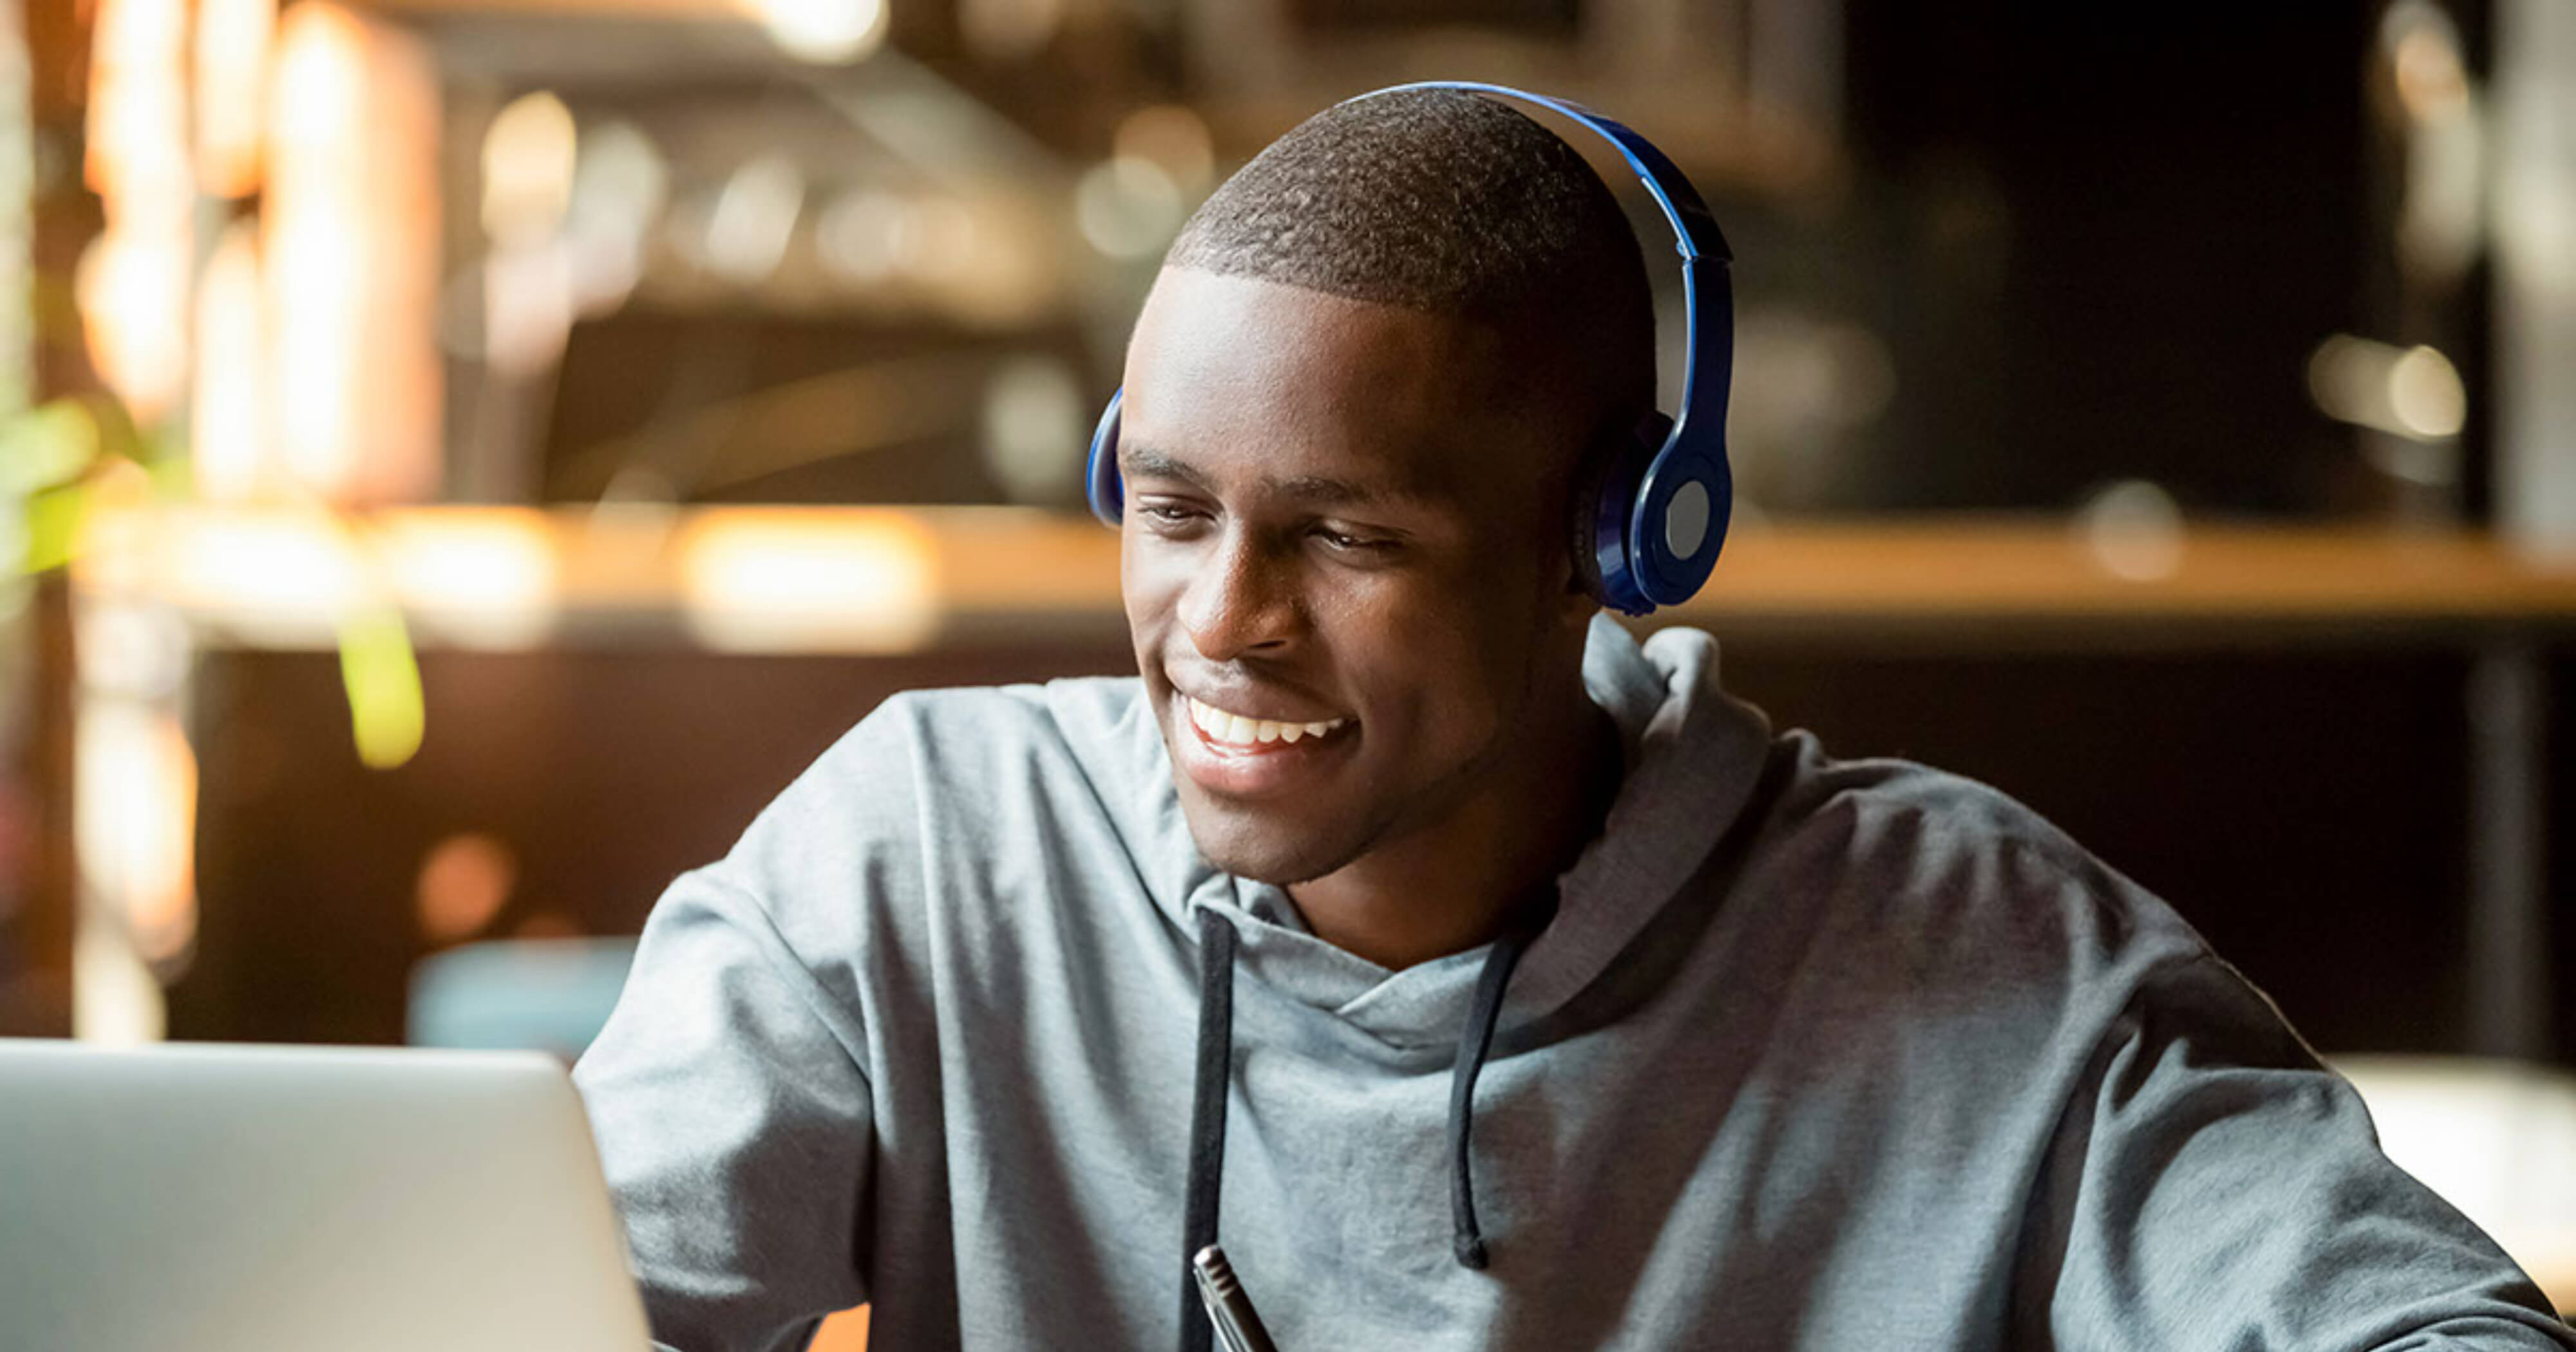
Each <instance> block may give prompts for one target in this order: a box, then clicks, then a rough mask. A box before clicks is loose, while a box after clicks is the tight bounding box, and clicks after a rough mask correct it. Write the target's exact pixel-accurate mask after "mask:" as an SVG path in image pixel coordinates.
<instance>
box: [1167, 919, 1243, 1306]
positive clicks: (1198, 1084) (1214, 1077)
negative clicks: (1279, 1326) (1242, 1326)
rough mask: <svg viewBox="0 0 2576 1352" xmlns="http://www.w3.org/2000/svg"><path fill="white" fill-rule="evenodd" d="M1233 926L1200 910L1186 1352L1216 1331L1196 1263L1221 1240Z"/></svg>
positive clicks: (1184, 1292)
mask: <svg viewBox="0 0 2576 1352" xmlns="http://www.w3.org/2000/svg"><path fill="white" fill-rule="evenodd" d="M1237 937H1238V936H1237V935H1236V934H1235V932H1234V926H1232V925H1230V924H1227V923H1226V919H1225V917H1224V916H1221V915H1218V914H1217V913H1216V912H1214V911H1210V910H1201V911H1200V912H1199V1064H1198V1071H1197V1073H1196V1076H1195V1078H1194V1079H1193V1080H1192V1085H1193V1087H1192V1089H1191V1091H1190V1187H1189V1201H1188V1203H1187V1206H1188V1218H1189V1219H1188V1222H1187V1225H1186V1234H1185V1235H1184V1238H1185V1239H1186V1240H1187V1243H1186V1244H1185V1245H1184V1247H1183V1248H1182V1250H1181V1352H1209V1350H1210V1349H1211V1348H1212V1347H1213V1346H1214V1345H1215V1340H1216V1329H1215V1327H1214V1326H1213V1325H1211V1324H1209V1323H1208V1317H1207V1310H1206V1307H1205V1306H1203V1305H1201V1304H1200V1303H1199V1288H1198V1279H1197V1278H1196V1277H1194V1276H1192V1275H1191V1271H1190V1263H1191V1260H1193V1259H1195V1258H1197V1257H1198V1253H1199V1250H1201V1249H1204V1248H1206V1247H1207V1246H1209V1245H1210V1244H1214V1243H1215V1242H1216V1202H1217V1195H1218V1185H1219V1184H1220V1183H1222V1182H1223V1181H1224V1178H1225V1099H1226V1088H1227V1086H1228V1085H1229V1084H1230V1083H1231V1082H1232V1081H1233V1079H1234V1075H1233V1070H1232V1065H1231V1063H1232V1061H1233V1060H1234V946H1235V942H1236V939H1237Z"/></svg>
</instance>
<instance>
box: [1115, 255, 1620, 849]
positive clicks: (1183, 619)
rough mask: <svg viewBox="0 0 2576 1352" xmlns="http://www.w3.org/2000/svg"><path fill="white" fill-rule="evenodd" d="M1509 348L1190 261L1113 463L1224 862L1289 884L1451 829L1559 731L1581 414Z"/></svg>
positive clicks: (1139, 340)
mask: <svg viewBox="0 0 2576 1352" xmlns="http://www.w3.org/2000/svg"><path fill="white" fill-rule="evenodd" d="M1508 355H1509V354H1508V352H1507V349H1506V345H1505V344H1504V342H1503V341H1502V339H1501V338H1500V337H1498V336H1497V335H1496V334H1495V333H1494V332H1493V331H1492V330H1490V329H1487V328H1484V327H1481V326H1477V325H1472V324H1468V323H1465V322H1463V321H1459V320H1454V319H1448V318H1443V317H1440V316H1434V315H1429V314H1424V313H1421V312H1417V311H1413V310H1408V309H1401V308H1397V307H1394V306H1387V305H1378V304H1371V303H1368V302H1362V301H1353V300H1346V299H1343V298H1341V297H1337V296H1329V295H1324V294H1321V293H1318V292H1313V291H1306V290H1302V289H1298V288H1295V287H1289V286H1284V285H1281V284H1277V283H1272V282H1264V281H1256V280H1252V279H1248V278H1240V277H1225V276H1218V275H1215V274H1211V273H1205V272H1198V271H1192V270H1187V269H1175V270H1171V271H1167V272H1165V273H1164V274H1163V275H1162V277H1161V279H1160V280H1159V281H1158V282H1157V284H1156V286H1155V289H1154V293H1153V295H1152V297H1151V298H1150V299H1149V300H1148V301H1147V303H1146V306H1145V311H1144V314H1143V316H1142V317H1141V318H1140V319H1139V320H1138V322H1137V328H1136V336H1135V340H1134V343H1133V345H1132V346H1131V347H1130V349H1129V352H1128V359H1127V375H1126V409H1125V414H1124V419H1123V426H1122V429H1121V434H1120V440H1119V464H1120V470H1121V473H1122V475H1123V477H1124V479H1125V484H1126V516H1125V524H1124V527H1123V531H1122V537H1123V549H1122V555H1121V557H1122V568H1121V576H1122V582H1123V587H1124V591H1125V596H1126V604H1127V620H1128V624H1129V626H1130V628H1131V630H1132V631H1133V634H1134V636H1135V642H1136V659H1137V666H1138V668H1139V669H1140V670H1141V672H1142V673H1143V676H1144V682H1145V690H1146V693H1147V696H1148V697H1149V698H1150V699H1151V700H1152V701H1153V702H1154V707H1155V710H1156V713H1157V715H1158V717H1159V718H1160V719H1161V723H1162V731H1163V739H1164V743H1165V745H1166V746H1167V747H1168V749H1169V750H1170V752H1171V757H1172V767H1173V777H1174V780H1175V781H1176V783H1177V784H1178V786H1179V790H1180V801H1181V807H1182V811H1183V812H1184V814H1185V815H1186V816H1187V818H1188V820H1189V824H1190V831H1191V834H1192V835H1193V836H1194V837H1195V838H1196V839H1197V841H1198V844H1199V847H1200V849H1201V850H1202V851H1203V852H1204V853H1205V854H1206V855H1207V856H1208V858H1209V859H1210V861H1211V862H1213V863H1215V864H1216V865H1217V866H1219V867H1220V868H1224V869H1226V870H1227V871H1229V872H1233V873H1236V874H1239V875H1242V876H1246V877H1252V878H1259V879H1262V880H1265V881H1270V882H1274V883H1281V884H1286V883H1295V882H1303V881H1306V880H1308V879H1312V878H1317V877H1321V876H1323V875H1325V874H1328V873H1332V872H1334V871H1336V870H1338V869H1340V868H1342V867H1343V866H1344V865H1346V864H1349V863H1351V862H1352V861H1353V860H1356V859H1358V858H1360V857H1361V856H1363V855H1365V854H1367V853H1369V852H1370V851H1372V850H1376V849H1379V848H1381V847H1384V846H1386V845H1388V844H1390V843H1392V842H1395V841H1397V840H1401V839H1404V838H1406V837H1408V836H1413V835H1417V834H1419V833H1422V832H1427V831H1428V832H1436V831H1437V830H1438V829H1439V827H1440V826H1441V825H1442V824H1443V823H1444V822H1447V821H1450V820H1452V819H1454V818H1455V816H1456V815H1457V813H1458V812H1459V809H1460V808H1461V807H1462V806H1463V805H1464V804H1466V803H1468V802H1470V801H1472V800H1473V799H1474V798H1475V797H1476V796H1477V795H1478V794H1480V793H1490V792H1502V791H1507V790H1504V789H1501V788H1499V787H1498V786H1501V785H1506V784H1512V783H1514V782H1516V781H1514V780H1513V778H1512V777H1511V776H1510V775H1509V773H1508V771H1509V770H1510V769H1512V768H1513V766H1514V756H1515V745H1516V743H1515V737H1516V734H1521V735H1526V734H1527V732H1528V731H1529V730H1530V729H1532V728H1533V727H1536V726H1539V725H1538V724H1536V723H1534V722H1533V721H1532V720H1533V719H1536V718H1558V719H1561V718H1562V717H1563V714H1562V713H1561V712H1557V711H1554V710H1552V709H1549V708H1546V707H1544V706H1542V704H1541V703H1540V702H1541V701H1542V700H1546V699H1550V698H1553V699H1555V700H1557V701H1558V702H1560V703H1561V702H1562V700H1563V697H1564V694H1565V691H1564V689H1563V686H1564V685H1565V683H1566V682H1567V681H1568V680H1569V679H1570V673H1571V672H1572V671H1573V670H1575V669H1576V668H1577V667H1578V666H1579V662H1580V655H1581V648H1582V634H1583V627H1584V622H1585V618H1586V616H1588V614H1589V611H1590V607H1589V605H1588V604H1586V603H1584V602H1583V600H1582V598H1581V597H1580V596H1579V595H1576V594H1574V593H1573V592H1572V591H1571V590H1570V588H1569V585H1568V581H1567V578H1568V573H1567V569H1566V564H1565V551H1564V544H1563V540H1564V524H1563V508H1562V506H1561V504H1562V502H1563V491H1564V489H1563V482H1562V476H1563V474H1564V472H1565V471H1564V466H1565V465H1566V464H1567V463H1568V461H1569V460H1570V449H1569V447H1568V445H1567V442H1566V439H1567V438H1568V437H1569V436H1572V435H1578V433H1577V432H1576V431H1575V429H1573V428H1571V427H1569V426H1567V425H1566V424H1568V423H1569V422H1570V421H1571V420H1570V419H1567V418H1565V417H1561V416H1553V415H1551V413H1550V412H1549V408H1550V407H1551V406H1554V405H1561V404H1562V403H1563V402H1564V401H1563V400H1561V399H1556V398H1552V397H1549V396H1547V395H1545V394H1543V393H1541V391H1540V388H1539V387H1541V386H1543V385H1545V384H1546V383H1547V382H1542V381H1538V380H1535V379H1533V378H1530V377H1529V376H1528V374H1527V372H1526V370H1521V371H1515V370H1514V363H1512V362H1511V361H1509V360H1507V357H1508Z"/></svg>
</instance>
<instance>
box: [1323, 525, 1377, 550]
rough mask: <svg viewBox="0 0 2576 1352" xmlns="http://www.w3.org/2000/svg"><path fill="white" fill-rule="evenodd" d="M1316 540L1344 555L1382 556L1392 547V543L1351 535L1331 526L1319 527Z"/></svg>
mask: <svg viewBox="0 0 2576 1352" xmlns="http://www.w3.org/2000/svg"><path fill="white" fill-rule="evenodd" d="M1315 538H1316V539H1318V540H1321V541H1323V542H1324V543H1325V545H1327V546H1328V547H1330V548H1332V549H1334V550H1337V551H1339V552H1341V553H1344V554H1380V553H1384V552H1386V551H1387V550H1388V549H1389V548H1391V547H1392V543H1391V542H1390V541H1386V540H1375V539H1371V538H1369V537H1367V536H1364V535H1350V534H1346V533H1344V532H1342V531H1337V530H1334V529H1332V528H1331V527H1329V526H1317V527H1316V528H1315Z"/></svg>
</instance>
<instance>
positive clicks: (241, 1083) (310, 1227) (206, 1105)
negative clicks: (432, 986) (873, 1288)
mask: <svg viewBox="0 0 2576 1352" xmlns="http://www.w3.org/2000/svg"><path fill="white" fill-rule="evenodd" d="M647 1345H648V1344H647V1338H646V1334H645V1328H644V1314H643V1309H642V1306H641V1305H640V1303H639V1302H638V1300H637V1298H636V1295H635V1288H634V1285H633V1283H632V1281H631V1279H630V1278H629V1277H628V1275H627V1269H626V1255H625V1248H624V1242H623V1239H622V1237H621V1235H620V1232H619V1230H618V1227H617V1221H616V1217H615V1215H614V1213H613V1211H612V1209H611V1207H610V1205H609V1200H608V1190H607V1187H606V1186H605V1184H603V1183H602V1182H601V1180H600V1172H599V1160H598V1156H597V1155H596V1154H595V1153H594V1152H593V1149H592V1146H591V1140H590V1130H589V1124H588V1122H587V1120H586V1119H585V1118H584V1117H583V1115H582V1109H581V1102H580V1100H579V1099H578V1098H576V1097H575V1096H574V1093H573V1089H572V1083H571V1081H570V1079H569V1078H568V1077H567V1076H566V1074H565V1072H564V1069H563V1067H562V1065H561V1063H559V1062H557V1061H555V1060H553V1059H552V1058H549V1057H546V1056H543V1055H540V1054H537V1053H531V1052H432V1051H397V1050H358V1049H327V1050H326V1049H314V1048H283V1047H232V1046H210V1045H183V1046H167V1047H153V1048H138V1049H133V1050H102V1049H97V1048H90V1047H84V1046H80V1045H77V1044H72V1043H60V1042H28V1041H10V1040H0V1348H12V1349H15V1348H27V1349H43V1352H159V1350H160V1349H175V1348H188V1349H191V1352H254V1349H256V1352H323V1350H324V1349H329V1350H330V1352H344V1350H345V1349H349V1348H368V1349H382V1350H383V1352H414V1349H417V1350H418V1352H429V1349H438V1352H457V1350H458V1349H474V1350H475V1352H502V1350H503V1349H517V1348H528V1349H545V1350H546V1352H594V1350H596V1352H638V1349H641V1348H644V1347H646V1346H647Z"/></svg>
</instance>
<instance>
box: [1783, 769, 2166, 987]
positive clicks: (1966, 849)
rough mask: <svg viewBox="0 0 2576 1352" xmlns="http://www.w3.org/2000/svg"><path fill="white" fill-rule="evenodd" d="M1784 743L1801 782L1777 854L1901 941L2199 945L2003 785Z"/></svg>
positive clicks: (1795, 781) (1792, 791)
mask: <svg viewBox="0 0 2576 1352" xmlns="http://www.w3.org/2000/svg"><path fill="white" fill-rule="evenodd" d="M1784 740H1785V741H1786V742H1787V743H1788V745H1787V746H1785V747H1784V748H1783V749H1782V750H1783V753H1784V754H1789V755H1793V756H1795V757H1796V758H1797V774H1796V775H1795V776H1794V777H1793V778H1792V779H1791V780H1790V782H1789V785H1788V787H1787V788H1786V789H1785V790H1784V792H1783V794H1782V802H1781V803H1780V805H1779V807H1778V809H1777V812H1776V814H1775V818H1774V820H1775V822H1776V823H1777V826H1776V827H1775V834H1776V835H1777V836H1778V837H1779V841H1778V845H1777V848H1780V849H1784V850H1787V851H1789V852H1791V853H1792V854H1793V855H1794V856H1796V857H1797V858H1799V859H1801V860H1802V861H1803V862H1804V863H1805V865H1806V867H1808V868H1812V869H1817V870H1822V871H1824V872H1826V873H1827V874H1828V875H1829V877H1830V880H1831V882H1832V884H1833V886H1832V887H1831V889H1830V890H1831V891H1832V892H1833V893H1834V894H1836V895H1838V896H1841V897H1843V898H1846V899H1847V900H1848V901H1850V902H1851V903H1852V904H1854V905H1855V906H1857V907H1860V908H1862V909H1863V910H1864V911H1866V912H1867V913H1868V915H1869V916H1870V918H1871V919H1873V920H1875V921H1876V922H1878V923H1881V924H1884V925H1886V926H1889V927H1891V929H1892V930H1893V931H1894V932H1895V933H1896V934H1898V935H1900V936H1903V937H1906V938H1908V939H1910V940H1915V941H1928V940H1931V939H1934V938H1936V937H1943V936H1946V937H1949V938H1952V939H1956V938H1962V937H1966V936H1967V935H1970V934H1975V933H1979V932H1989V933H1993V934H1995V935H1996V936H1998V937H2001V936H2004V935H2012V936H2018V937H2019V938H2021V939H2022V940H2024V941H2030V940H2036V939H2038V937H2039V935H2040V934H2041V933H2042V932H2054V933H2055V934H2056V935H2057V936H2058V937H2059V938H2060V939H2061V940H2068V941H2074V942H2076V943H2078V944H2080V945H2082V946H2085V947H2093V946H2096V945H2109V946H2119V947H2126V946H2130V945H2133V944H2135V943H2137V942H2138V941H2141V940H2144V941H2146V942H2147V945H2148V946H2149V947H2151V948H2155V949H2159V950H2178V951H2189V950H2197V949H2200V948H2201V947H2202V945H2201V942H2200V939H2199V937H2198V935H2197V934H2195V933H2193V932H2192V930H2191V929H2190V927H2189V926H2188V925H2187V924H2186V923H2185V922H2184V921H2183V920H2182V919H2181V918H2180V917H2179V916H2178V915H2176V914H2175V913H2174V912H2173V910H2172V909H2171V908H2170V907H2169V906H2167V905H2166V904H2165V903H2164V902H2163V901H2162V900H2160V899H2159V898H2157V897H2156V896H2155V895H2153V894H2152V893H2151V892H2149V891H2148V890H2147V889H2146V888H2145V887H2143V886H2141V885H2140V884H2139V883H2137V882H2136V881H2134V880H2132V879H2131V878H2130V877H2128V876H2127V875H2126V874H2124V873H2122V872H2121V871H2120V870H2118V869H2117V868H2115V867H2113V866H2112V865H2111V864H2109V863H2107V862H2105V861H2104V860H2102V859H2101V858H2099V857H2098V856H2096V855H2095V854H2093V853H2092V852H2091V851H2090V850H2088V849H2086V848H2085V847H2084V846H2083V845H2081V844H2079V843H2078V842H2077V841H2076V840H2075V839H2074V838H2073V837H2072V836H2070V835H2068V834H2067V832H2066V831H2064V830H2063V829H2061V828H2059V827H2058V826H2057V824H2056V823H2054V822H2052V821H2050V820H2049V819H2048V818H2047V817H2046V816H2044V815H2042V814H2041V813H2040V812H2039V811H2038V810H2036V809H2034V808H2033V807H2031V806H2030V805H2029V804H2026V803H2024V802H2022V801H2021V800H2020V799H2018V798H2015V797H2013V796H2012V795H2010V794H2008V793H2006V792H2004V791H2003V790H2002V789H1999V788H1997V787H1995V786H1994V785H1991V784H1987V783H1984V782H1982V781H1980V780H1977V779H1974V778H1972V777H1970V776H1967V775H1963V774H1958V773H1954V772H1951V771H1947V770H1941V769H1937V768H1934V767H1932V766H1928V765H1923V764H1919V763H1917V762H1914V761H1909V760H1902V759H1894V758H1878V757H1872V758H1862V759H1850V760H1845V759H1838V758H1835V757H1833V756H1830V755H1827V754H1826V753H1825V751H1824V750H1823V748H1822V747H1821V746H1820V745H1819V744H1818V743H1817V742H1816V740H1815V739H1814V738H1813V737H1812V736H1810V735H1809V734H1806V733H1791V734H1789V735H1788V737H1787V738H1785V739H1784Z"/></svg>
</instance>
